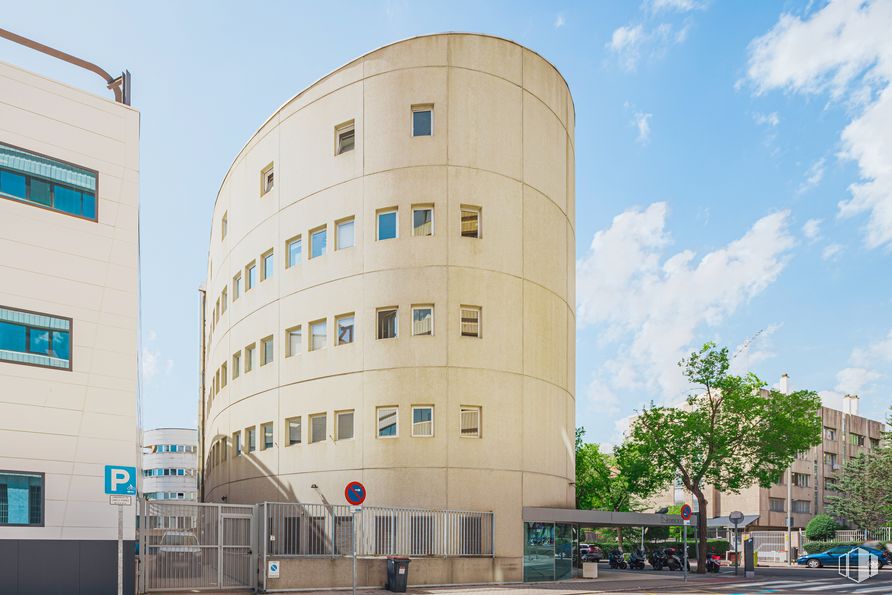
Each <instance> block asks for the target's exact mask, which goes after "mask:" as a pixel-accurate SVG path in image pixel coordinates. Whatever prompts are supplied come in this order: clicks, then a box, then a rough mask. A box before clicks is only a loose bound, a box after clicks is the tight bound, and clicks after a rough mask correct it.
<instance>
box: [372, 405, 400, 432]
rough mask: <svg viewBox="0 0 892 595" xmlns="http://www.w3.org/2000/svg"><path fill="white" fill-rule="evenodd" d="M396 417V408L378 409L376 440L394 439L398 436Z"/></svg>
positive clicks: (397, 409) (397, 412) (397, 411)
mask: <svg viewBox="0 0 892 595" xmlns="http://www.w3.org/2000/svg"><path fill="white" fill-rule="evenodd" d="M398 415H399V408H397V407H378V410H377V418H378V438H396V437H397V436H398V435H399V434H398V430H399V427H398V422H397V417H398Z"/></svg>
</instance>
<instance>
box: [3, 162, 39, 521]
mask: <svg viewBox="0 0 892 595" xmlns="http://www.w3.org/2000/svg"><path fill="white" fill-rule="evenodd" d="M2 147H3V146H2V145H0V149H2ZM0 157H2V152H0ZM0 163H2V160H0ZM43 484H44V475H43V473H29V472H13V471H3V472H0V527H10V526H12V527H15V526H25V527H29V526H30V527H42V526H43V509H44V487H43Z"/></svg>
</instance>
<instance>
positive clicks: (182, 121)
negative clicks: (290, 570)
mask: <svg viewBox="0 0 892 595" xmlns="http://www.w3.org/2000/svg"><path fill="white" fill-rule="evenodd" d="M0 27H3V28H5V29H9V30H12V31H14V32H16V33H19V34H22V35H25V36H27V37H31V38H32V39H36V40H38V41H41V42H44V43H47V44H49V45H52V46H54V47H56V48H59V49H62V50H65V51H68V52H70V53H73V54H75V55H77V56H79V57H82V58H84V59H87V60H90V61H92V62H95V63H97V64H99V65H101V66H102V67H104V68H105V69H106V70H108V71H110V72H112V73H118V72H120V71H121V70H123V69H124V68H127V69H129V70H130V71H131V73H132V74H133V105H134V107H136V108H138V109H139V110H140V112H141V114H142V115H141V162H140V168H141V172H140V175H141V181H140V200H141V224H140V229H141V270H142V276H141V286H142V296H141V312H142V347H141V349H142V358H141V360H142V362H141V366H142V395H143V425H144V427H146V428H152V427H158V426H194V425H195V424H196V411H197V406H196V403H197V394H198V389H197V387H198V357H199V356H198V337H199V323H198V287H199V285H200V284H201V283H202V281H203V279H204V276H205V273H206V260H207V244H208V237H209V231H210V221H211V212H212V207H213V203H214V198H215V196H216V192H217V190H218V188H219V186H220V182H221V180H222V178H223V176H224V175H225V173H226V171H227V169H228V168H229V165H230V163H231V162H232V159H233V158H234V157H235V155H236V154H237V153H238V151H239V150H240V149H241V147H242V146H243V145H244V143H245V142H246V141H247V139H248V138H249V137H250V136H251V135H252V134H253V132H254V131H255V130H256V129H257V127H258V126H260V124H261V123H262V122H263V121H264V120H265V119H266V118H267V117H268V116H269V115H270V114H271V113H272V112H273V111H275V109H276V108H278V107H279V106H280V105H281V104H282V103H284V102H285V101H287V100H288V99H289V98H291V97H292V96H293V95H295V94H296V93H298V92H299V91H300V90H302V89H304V88H305V87H306V86H308V85H310V84H312V83H313V82H314V81H315V80H317V79H318V78H320V77H322V76H324V75H325V74H327V73H328V72H330V71H332V70H334V69H336V68H338V67H339V66H341V65H343V64H345V63H346V62H349V61H350V60H352V59H353V58H355V57H357V56H360V55H362V54H364V53H366V52H368V51H370V50H372V49H374V48H377V47H380V46H382V45H385V44H388V43H391V42H393V41H397V40H400V39H404V38H407V37H411V36H414V35H420V34H426V33H436V32H443V31H469V32H482V33H489V34H493V35H498V36H502V37H506V38H509V39H512V40H515V41H517V42H518V43H521V44H523V45H525V46H527V47H529V48H531V49H533V50H535V51H537V52H538V53H540V54H541V55H543V56H544V57H545V58H547V59H548V60H550V61H551V62H552V63H553V64H554V65H555V66H556V67H557V68H558V69H559V70H560V71H561V73H562V74H563V75H564V77H565V78H566V79H567V81H568V83H569V85H570V89H571V92H572V94H573V97H574V101H575V106H576V175H577V180H576V203H577V209H576V240H577V247H576V257H577V321H578V326H577V353H576V358H577V366H576V369H577V377H576V403H577V406H576V411H577V425H578V426H583V427H585V429H586V437H587V439H588V440H590V441H593V442H600V443H602V444H605V445H609V444H615V443H617V442H618V441H619V440H621V437H622V431H623V429H624V428H625V427H626V425H627V424H628V421H629V419H630V416H632V415H634V412H635V411H636V410H640V409H641V408H642V407H643V406H647V405H648V404H649V403H657V404H674V403H678V402H679V401H680V400H681V399H683V398H684V397H685V395H687V394H688V391H689V390H690V388H691V387H689V386H688V385H687V384H686V382H685V381H684V379H683V377H682V375H681V373H680V370H679V368H678V366H677V362H678V361H679V360H680V359H681V358H682V357H684V356H685V355H686V354H688V353H690V352H691V351H692V350H694V349H696V348H697V347H698V346H700V345H702V344H703V343H704V342H706V341H715V342H717V343H718V344H720V345H724V346H727V347H728V348H729V349H730V350H731V352H732V353H733V354H734V359H733V366H734V369H735V371H738V372H742V371H752V372H755V373H756V374H758V375H759V377H760V378H762V379H763V380H765V382H766V383H768V384H769V385H772V384H775V383H776V382H777V381H778V378H779V377H780V375H781V374H783V373H785V372H786V373H789V375H790V378H791V380H790V384H791V386H792V388H793V389H797V390H798V389H809V390H815V391H818V392H820V394H821V396H822V398H823V399H824V402H825V403H826V404H829V405H831V406H837V407H839V406H840V404H841V397H842V395H843V394H845V393H857V394H858V395H860V397H861V412H862V414H865V415H869V416H872V417H874V418H877V419H882V418H883V417H884V416H885V413H886V411H887V410H888V407H889V406H890V404H892V88H890V86H889V84H890V80H892V35H889V31H892V0H884V1H876V0H875V1H873V2H862V1H861V0H840V1H835V2H831V3H829V4H827V3H824V2H820V1H814V0H808V1H786V2H747V3H744V2H730V1H725V2H719V1H715V0H713V1H710V0H642V1H641V2H516V1H513V2H486V3H483V2H479V1H474V2H463V1H455V0H453V1H450V2H408V1H400V0H390V1H378V2H374V1H364V2H337V1H331V2H324V3H323V2H318V3H305V2H250V3H248V2H232V1H217V2H197V1H192V2H183V1H179V2H168V1H157V2H141V3H136V2H131V3H123V2H119V3H117V2H91V1H86V0H85V1H81V2H77V3H74V2H61V1H58V2H46V1H43V0H30V1H29V2H27V3H25V2H17V3H10V4H9V5H7V6H4V8H3V11H2V17H0ZM0 60H3V61H6V62H10V63H12V64H15V65H18V66H21V67H23V68H27V69H29V70H33V71H36V72H39V73H41V74H43V75H46V76H49V77H51V78H55V79H58V80H62V81H64V82H67V83H70V84H74V85H76V86H78V87H81V88H84V89H88V90H91V91H94V92H96V93H99V94H108V93H107V92H106V91H105V90H104V88H103V87H104V85H103V84H102V82H101V81H100V80H99V79H98V78H97V77H95V75H93V74H89V73H86V72H81V71H79V70H78V69H76V68H73V67H71V66H69V65H66V64H63V63H59V62H57V61H54V60H53V59H51V58H48V57H45V56H42V55H40V54H37V53H35V52H32V51H30V50H26V49H23V48H20V47H18V46H16V45H14V44H11V43H9V42H6V41H5V40H0Z"/></svg>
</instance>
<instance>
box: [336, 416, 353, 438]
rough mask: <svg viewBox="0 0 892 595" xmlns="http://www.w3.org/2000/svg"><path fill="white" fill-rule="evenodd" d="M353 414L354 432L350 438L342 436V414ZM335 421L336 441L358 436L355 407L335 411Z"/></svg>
mask: <svg viewBox="0 0 892 595" xmlns="http://www.w3.org/2000/svg"><path fill="white" fill-rule="evenodd" d="M348 414H349V415H351V416H353V433H352V435H351V436H350V437H349V438H341V416H342V415H348ZM334 422H335V434H334V439H335V442H341V441H343V440H353V439H354V438H356V411H355V410H354V409H342V410H340V411H335V412H334Z"/></svg>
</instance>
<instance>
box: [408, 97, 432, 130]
mask: <svg viewBox="0 0 892 595" xmlns="http://www.w3.org/2000/svg"><path fill="white" fill-rule="evenodd" d="M433 133H434V106H432V105H430V104H428V105H413V106H412V136H432V135H433Z"/></svg>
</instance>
